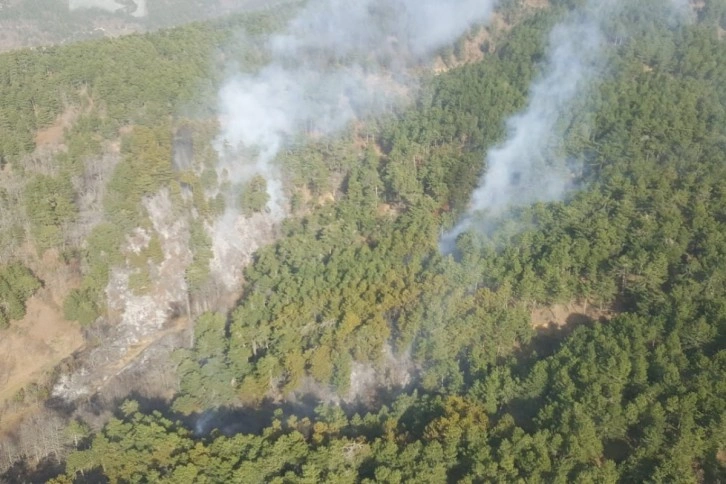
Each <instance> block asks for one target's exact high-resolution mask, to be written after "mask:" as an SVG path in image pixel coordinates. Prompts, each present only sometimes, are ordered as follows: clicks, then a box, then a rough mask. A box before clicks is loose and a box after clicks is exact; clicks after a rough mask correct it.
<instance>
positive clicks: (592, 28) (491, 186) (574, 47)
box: [439, 0, 687, 253]
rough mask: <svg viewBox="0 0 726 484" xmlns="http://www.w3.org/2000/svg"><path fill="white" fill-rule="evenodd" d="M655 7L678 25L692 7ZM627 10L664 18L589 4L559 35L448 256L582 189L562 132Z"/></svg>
mask: <svg viewBox="0 0 726 484" xmlns="http://www.w3.org/2000/svg"><path fill="white" fill-rule="evenodd" d="M646 3H648V2H646ZM655 3H656V5H655V10H656V11H657V10H658V9H662V8H665V10H667V11H668V10H669V7H668V4H669V5H670V7H673V9H671V10H669V13H670V15H671V16H670V19H669V20H670V21H672V22H673V23H677V22H678V21H679V20H680V19H682V17H683V15H682V14H683V13H684V12H685V11H686V10H687V0H671V1H670V2H666V5H663V4H658V2H655ZM623 8H634V9H638V10H642V12H640V13H641V14H642V15H645V16H646V17H647V16H648V15H656V16H657V15H658V13H657V12H656V11H654V12H649V11H648V9H649V6H648V5H645V4H643V5H637V4H633V5H626V3H625V2H620V1H618V0H600V1H596V0H590V1H588V2H587V3H586V5H585V6H584V7H582V8H581V9H579V10H577V11H574V12H571V13H570V14H569V15H568V17H567V18H566V19H565V20H564V21H563V22H562V23H560V24H558V25H557V26H556V27H555V28H554V29H553V30H552V32H551V34H550V39H549V45H550V51H549V54H548V57H547V62H546V67H545V69H544V71H543V75H542V77H540V78H539V80H537V81H535V83H534V84H533V85H532V87H531V88H530V101H529V105H528V106H527V107H526V109H525V110H524V111H522V112H520V113H518V114H516V115H515V116H513V117H512V118H510V119H509V120H508V122H507V133H508V136H507V139H506V140H505V141H504V143H502V144H501V145H499V146H496V147H494V148H493V149H491V150H490V151H489V153H488V154H487V156H486V161H487V167H486V172H485V174H484V175H483V176H482V179H481V180H480V182H479V185H478V186H477V188H476V189H475V190H474V192H473V194H472V197H471V203H470V206H469V208H468V210H467V213H466V214H465V215H464V216H463V217H462V219H461V220H460V221H459V223H458V224H457V225H456V226H455V227H454V228H453V229H451V230H450V231H449V232H448V233H446V234H444V235H443V236H442V237H441V240H440V243H439V246H440V250H441V251H442V252H443V253H449V252H451V251H452V250H453V248H454V246H455V243H456V238H457V237H458V236H459V235H460V234H461V233H463V232H465V231H467V230H469V229H470V228H476V229H480V230H481V229H486V224H487V222H488V220H487V218H488V217H495V216H497V215H500V214H502V212H503V211H504V210H506V209H507V208H510V207H514V206H525V205H530V204H533V203H535V202H550V201H555V200H561V199H562V198H563V197H564V196H565V195H566V194H567V193H568V192H569V191H570V190H572V189H574V188H575V187H574V186H573V184H572V182H571V178H572V175H571V168H572V166H568V165H570V161H571V160H567V159H563V158H562V155H561V153H559V152H558V151H560V149H561V144H560V141H561V140H560V138H561V137H562V134H563V133H562V132H561V130H558V128H557V127H558V126H563V125H569V124H570V122H571V121H572V119H573V118H574V114H575V113H574V112H573V108H574V102H575V101H576V100H577V98H578V97H579V96H581V95H582V94H583V93H585V92H586V90H587V89H588V87H589V86H590V85H591V81H592V80H593V79H595V78H596V77H598V76H599V75H601V74H602V72H603V71H604V70H606V67H607V66H606V65H605V64H606V56H604V55H603V54H604V53H603V48H604V46H605V36H604V29H605V25H606V24H607V23H608V21H609V20H610V19H611V18H613V13H615V12H616V11H619V9H623ZM661 13H662V12H661ZM666 15H669V14H668V13H666Z"/></svg>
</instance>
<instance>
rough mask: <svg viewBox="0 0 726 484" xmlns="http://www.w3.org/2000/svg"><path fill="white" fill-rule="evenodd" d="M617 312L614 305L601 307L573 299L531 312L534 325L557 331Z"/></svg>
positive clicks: (610, 315)
mask: <svg viewBox="0 0 726 484" xmlns="http://www.w3.org/2000/svg"><path fill="white" fill-rule="evenodd" d="M615 314H617V309H616V308H615V307H613V306H610V307H602V308H601V307H599V306H596V305H593V304H589V303H588V302H587V301H571V302H570V303H568V304H553V305H551V306H544V307H536V308H534V309H533V310H532V312H531V320H532V327H533V328H535V329H537V330H539V331H557V330H561V329H563V328H565V327H567V326H576V325H579V324H583V323H587V322H593V321H601V320H608V319H610V318H612V317H613V316H614V315H615Z"/></svg>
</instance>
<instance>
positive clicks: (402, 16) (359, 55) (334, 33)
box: [212, 0, 496, 268]
mask: <svg viewBox="0 0 726 484" xmlns="http://www.w3.org/2000/svg"><path fill="white" fill-rule="evenodd" d="M495 3H496V0H310V1H308V2H307V3H306V4H305V5H304V6H303V7H302V8H301V9H300V11H299V12H298V13H297V15H296V16H295V17H294V18H293V19H292V20H291V21H290V22H289V23H288V24H287V26H286V28H285V29H283V31H282V32H281V33H279V34H277V35H273V36H272V37H271V38H270V39H269V41H268V42H267V45H266V48H267V50H268V53H269V56H270V58H271V61H270V62H269V64H268V65H266V66H265V67H263V68H262V69H260V70H259V71H258V72H255V73H252V74H249V73H247V74H244V73H238V74H236V75H234V76H232V77H231V78H230V79H229V80H228V81H227V83H226V84H225V85H224V86H223V87H222V89H221V90H220V93H219V108H220V109H219V111H220V124H221V132H220V135H219V138H218V140H217V149H218V152H219V154H220V160H221V161H220V173H221V175H222V176H221V178H222V179H223V180H226V181H228V182H229V183H230V185H231V186H232V189H231V190H230V191H231V193H234V191H235V190H239V189H240V188H241V186H242V185H241V184H243V183H245V182H247V181H249V180H250V179H252V177H254V176H258V175H261V176H263V177H264V178H265V179H266V181H267V191H268V195H269V197H268V200H269V201H268V205H267V212H268V214H267V218H268V220H270V221H271V222H274V221H276V220H277V221H279V220H280V219H281V218H282V217H284V215H285V213H286V206H287V203H286V198H285V195H284V190H283V183H282V175H281V173H280V171H279V168H278V167H277V166H276V165H275V164H274V159H275V157H276V156H277V154H278V152H279V150H280V149H281V148H282V147H283V146H285V144H286V143H288V142H290V141H292V140H294V139H295V138H297V137H299V136H300V135H303V134H308V135H316V136H324V135H328V134H331V133H334V132H336V130H339V129H341V128H343V127H344V126H345V125H346V124H347V123H349V122H350V121H352V120H353V119H356V118H361V117H366V116H371V115H375V114H377V113H381V112H382V110H384V109H385V108H386V107H387V106H391V105H392V104H394V103H396V102H397V101H400V100H401V99H400V98H401V92H405V91H406V89H407V88H410V87H411V85H412V82H411V79H410V78H409V77H408V76H407V75H406V73H407V71H408V69H407V68H409V67H411V66H415V65H419V64H421V63H425V62H427V61H429V60H431V57H432V56H433V54H435V53H436V51H437V50H438V49H440V48H442V47H444V46H446V45H449V44H450V43H452V42H454V41H455V40H456V39H457V38H458V37H460V36H461V35H463V34H464V33H466V31H467V30H468V29H469V27H471V26H472V25H474V24H477V23H483V22H485V21H486V20H487V19H488V18H489V15H490V14H491V11H492V8H493V6H494V4H495ZM228 198H229V199H228V211H229V212H228V214H227V215H226V216H224V217H222V218H220V220H219V221H218V222H217V223H216V226H215V227H214V228H213V230H212V232H213V234H212V238H213V241H214V252H215V259H214V261H213V267H219V268H229V267H233V266H234V265H235V264H234V262H232V261H230V260H229V259H232V260H234V259H235V257H236V256H235V254H238V253H240V254H241V253H242V252H243V251H244V249H243V248H242V247H238V248H237V249H235V247H234V244H230V239H234V238H235V235H234V234H235V230H234V226H239V225H240V222H239V220H238V219H239V216H238V212H237V211H236V208H235V207H234V205H235V200H233V199H232V196H230V197H228Z"/></svg>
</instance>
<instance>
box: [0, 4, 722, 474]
mask: <svg viewBox="0 0 726 484" xmlns="http://www.w3.org/2000/svg"><path fill="white" fill-rule="evenodd" d="M531 3H532V2H525V1H519V0H510V1H506V2H501V3H500V5H499V7H498V11H497V15H498V18H499V19H500V21H501V24H499V25H500V27H499V28H496V27H495V26H475V27H472V28H471V29H470V31H469V32H467V33H466V34H465V35H464V36H463V37H462V38H461V39H460V40H459V41H458V42H457V43H456V44H455V45H453V46H451V47H449V48H446V49H444V50H442V51H441V52H439V58H440V61H441V62H442V63H443V64H444V65H445V66H446V68H445V69H441V71H440V72H438V73H436V74H434V73H433V72H431V71H425V72H423V73H419V74H420V76H421V77H422V79H421V84H420V87H419V89H418V90H417V91H416V92H415V96H414V99H413V101H412V102H411V103H409V104H408V105H404V106H391V107H390V108H389V109H387V110H386V112H385V113H384V115H382V116H377V117H375V118H370V119H362V120H356V122H355V123H351V125H349V126H346V127H345V128H344V129H343V130H342V131H340V132H338V133H336V134H334V135H331V136H314V135H310V133H308V134H309V135H308V136H301V137H300V139H295V140H292V141H290V143H289V145H288V146H286V148H285V149H284V150H282V151H280V153H279V155H278V156H277V158H276V160H275V162H276V163H277V164H278V165H279V166H280V167H281V168H280V169H281V172H282V173H284V183H285V190H286V192H287V194H288V195H289V200H290V210H289V214H288V216H287V217H286V218H285V219H284V220H283V221H282V222H280V223H279V224H278V226H276V227H275V228H274V237H272V239H271V240H267V241H266V243H263V244H260V246H259V247H258V248H257V250H256V251H255V252H254V254H253V255H252V256H251V258H250V262H249V264H247V265H246V267H245V268H244V272H243V284H242V285H241V289H240V291H239V293H238V294H232V296H234V297H233V299H234V302H233V303H231V304H226V303H224V302H222V300H223V299H225V298H224V297H223V295H222V294H223V292H224V290H223V289H222V284H221V283H220V282H219V281H217V280H215V274H214V271H213V270H212V269H210V261H211V260H212V259H213V257H214V255H213V242H212V235H211V234H210V233H209V231H208V230H207V228H208V227H210V226H211V225H212V224H213V223H214V221H215V220H217V219H218V218H219V217H220V216H222V214H224V213H225V211H226V209H227V208H229V204H230V200H229V199H225V198H224V197H221V196H219V193H220V192H219V190H218V188H219V187H222V186H224V184H225V181H224V180H223V179H222V177H221V176H220V175H219V174H218V171H217V170H216V167H217V165H218V163H220V160H219V155H218V153H217V151H216V150H215V148H214V143H215V136H216V133H217V130H218V128H219V125H218V121H217V120H216V119H215V116H216V114H217V112H216V110H215V108H214V107H213V106H215V99H216V93H217V91H218V89H219V86H220V85H221V84H222V82H223V80H224V75H225V72H224V66H225V65H228V64H229V63H230V62H234V63H236V64H238V65H240V66H243V67H242V69H244V70H245V72H254V71H255V70H257V69H259V68H260V67H261V66H263V65H264V64H265V62H266V53H265V50H264V49H263V48H261V46H262V45H263V44H264V40H263V39H264V38H265V36H267V35H269V34H270V33H271V32H274V31H276V30H278V29H280V28H281V26H282V25H284V24H285V22H286V21H287V20H288V16H289V15H291V13H289V12H283V11H278V12H263V13H256V14H240V15H233V16H229V17H226V18H224V19H220V20H216V21H213V22H203V23H202V22H200V23H193V24H189V25H187V26H183V27H176V28H174V29H170V30H162V31H160V32H156V33H149V34H143V35H131V36H127V37H121V38H117V39H103V40H94V41H90V42H82V43H77V44H73V45H69V46H57V47H45V48H38V49H33V50H20V51H16V52H11V53H6V54H0V103H1V104H0V209H1V211H0V261H2V265H0V338H2V337H3V336H2V334H3V333H2V332H3V331H6V330H7V329H5V328H7V327H8V326H9V327H11V328H12V325H13V323H12V321H13V320H18V319H21V318H22V317H23V316H24V315H25V301H26V300H28V298H30V297H31V296H32V295H33V294H35V293H37V291H42V290H43V287H44V284H45V281H43V280H42V278H41V277H40V276H38V274H36V273H34V271H33V270H31V267H33V266H34V264H33V263H32V261H33V260H34V258H38V257H40V255H41V254H43V253H44V252H45V251H56V252H57V253H58V254H60V255H59V257H60V258H61V259H62V260H63V261H64V263H65V264H67V265H68V266H69V267H73V268H74V271H75V276H76V278H77V284H75V286H74V287H72V288H69V290H68V291H67V295H66V297H65V300H64V302H63V307H62V311H63V314H64V316H65V318H66V319H68V320H72V321H77V324H78V325H79V326H80V327H82V328H84V330H85V331H87V332H88V334H91V333H92V332H93V330H94V328H97V327H103V326H104V325H110V324H113V321H114V317H117V315H115V311H116V309H115V306H114V303H112V302H109V301H110V299H109V298H108V297H107V296H108V293H109V291H108V288H109V287H111V286H112V285H113V284H114V281H115V280H116V279H117V278H118V271H119V269H118V268H119V267H122V268H123V269H124V270H125V271H126V273H127V274H128V277H127V284H128V288H129V291H130V292H131V293H132V294H135V295H136V296H138V297H144V296H148V297H152V296H153V297H155V296H154V294H155V293H156V288H157V285H158V284H159V283H158V282H157V281H158V280H159V279H163V278H164V277H165V276H164V274H166V273H164V272H163V270H164V269H158V268H159V267H162V264H163V261H165V260H168V259H169V257H167V256H166V255H165V254H167V253H168V251H169V250H170V249H169V247H170V245H169V244H170V243H171V242H170V240H169V239H168V238H167V236H166V235H165V230H162V229H160V228H159V227H160V226H163V224H161V223H160V222H159V220H158V218H155V217H156V216H155V215H154V211H153V207H154V205H153V203H152V202H150V200H153V199H154V197H155V196H156V194H158V193H160V192H163V193H165V194H166V195H165V197H167V198H168V199H169V203H170V206H171V207H172V212H173V216H174V217H175V218H177V219H179V220H184V221H185V223H186V224H187V232H185V233H186V234H187V235H186V236H185V237H187V240H188V245H189V253H190V255H189V256H188V258H187V259H186V260H187V265H186V267H184V269H183V282H184V288H185V289H184V294H185V298H186V300H185V302H186V309H185V310H179V311H177V312H178V313H179V315H178V316H179V318H180V319H181V318H182V316H181V315H182V313H184V314H183V316H184V317H185V318H187V319H189V320H190V321H191V324H190V326H189V327H188V332H189V335H190V338H188V339H189V344H186V345H183V346H182V345H180V346H179V347H177V348H175V349H174V350H173V351H172V352H171V353H170V354H169V360H170V362H171V365H170V367H171V368H173V372H174V375H173V377H172V378H171V379H172V380H175V381H176V382H177V383H176V387H175V388H174V394H173V397H171V398H169V399H167V400H164V401H161V402H159V401H158V400H153V399H150V398H143V395H140V394H138V392H137V393H134V394H132V395H127V396H124V397H122V398H119V399H117V401H116V402H115V404H116V406H115V408H114V409H113V416H112V417H110V418H109V419H108V420H107V421H104V422H98V421H95V422H90V421H88V422H87V421H85V420H84V418H83V416H82V414H80V413H74V412H73V409H72V408H71V409H70V410H69V408H68V406H67V405H66V406H64V407H63V410H62V412H61V413H62V415H63V419H64V420H63V423H62V425H59V426H58V429H59V432H58V437H57V439H56V438H54V439H50V440H52V441H53V442H52V443H48V445H47V448H48V449H49V450H45V451H44V452H40V451H37V450H36V451H35V452H36V454H35V457H36V459H33V457H34V455H33V454H32V452H30V451H26V452H22V451H17V452H15V454H14V456H15V457H14V458H13V459H10V457H9V454H8V448H9V447H7V446H3V447H0V453H3V452H4V453H5V454H7V455H6V456H5V459H6V460H7V461H9V462H8V463H9V464H10V465H8V466H7V468H6V470H5V474H4V475H3V477H4V478H6V479H8V480H10V481H18V482H23V481H25V480H27V481H31V482H33V479H39V477H38V476H41V475H42V479H49V478H52V480H51V481H50V482H54V483H58V484H60V483H71V482H77V483H83V482H169V483H179V482H210V483H211V482H250V483H253V482H254V483H257V482H279V483H284V482H351V483H352V482H362V483H366V482H390V483H399V482H432V483H439V482H548V483H549V482H562V483H565V482H593V483H594V482H613V483H614V482H667V483H671V482H694V483H695V482H726V380H725V379H724V375H726V235H725V234H726V188H724V187H726V164H725V163H724V162H725V161H726V47H725V44H724V36H726V2H725V1H723V0H707V1H705V2H701V3H699V4H698V5H695V4H694V5H691V6H690V7H689V19H688V20H687V21H683V22H674V21H673V14H672V10H671V9H670V7H669V6H668V5H666V3H667V2H662V1H659V0H644V1H642V2H633V5H630V4H628V5H626V6H624V7H623V8H622V9H620V10H618V14H617V15H616V16H614V17H613V18H611V19H610V21H609V22H608V24H607V26H606V28H607V30H606V32H605V37H606V39H607V42H606V44H605V48H604V52H603V54H602V55H603V56H605V58H606V59H607V70H606V71H605V72H604V73H603V74H602V75H601V76H599V77H598V79H597V80H596V82H594V83H593V85H592V86H590V87H589V89H588V90H587V92H585V93H583V94H582V96H581V97H580V98H578V99H577V100H576V103H575V104H576V106H577V112H576V115H575V116H573V117H572V120H570V121H569V122H568V123H566V125H563V126H561V127H559V128H558V129H560V133H561V138H562V146H561V148H560V150H561V151H562V152H563V153H564V155H565V156H566V157H567V159H568V160H573V166H576V167H577V170H576V171H575V172H574V173H572V178H573V180H574V183H575V184H576V185H577V188H578V189H577V190H573V191H572V192H570V193H569V194H568V195H567V196H566V197H565V198H564V199H563V200H559V201H551V202H541V203H535V204H533V205H528V206H518V207H510V208H509V209H508V210H506V211H505V212H503V213H500V214H497V215H495V216H493V217H491V218H490V220H488V222H487V223H488V227H489V228H488V229H487V230H481V231H480V230H475V229H474V230H468V231H466V232H464V233H462V234H461V235H460V236H459V237H458V238H457V240H456V247H455V249H454V250H453V252H452V253H450V254H448V253H442V252H441V251H440V250H439V242H440V239H441V235H442V233H444V232H445V231H446V230H448V229H449V228H451V227H452V226H454V225H455V224H456V222H457V220H458V219H459V217H460V216H461V214H462V213H464V212H466V210H467V209H468V204H469V198H470V194H471V193H472V191H473V190H474V188H475V186H476V184H477V181H478V179H479V177H480V176H481V175H482V173H485V172H486V170H487V166H485V165H486V164H485V162H484V160H485V154H486V152H487V150H488V149H490V148H491V147H492V146H494V145H496V144H497V143H500V142H501V141H502V140H503V139H504V138H505V137H506V135H507V125H506V120H507V119H508V118H509V117H510V116H512V115H514V114H515V113H517V112H518V111H520V110H521V109H523V108H524V107H526V105H527V102H528V96H530V94H531V93H530V91H529V88H530V85H531V83H532V82H533V80H535V79H537V78H538V77H539V76H540V75H541V73H542V69H543V66H544V63H545V60H546V56H547V48H548V34H549V32H550V31H551V29H552V28H553V26H554V25H556V24H557V22H558V21H560V20H561V19H562V18H563V17H564V16H565V15H567V13H568V12H570V11H571V10H573V9H577V8H580V7H581V6H582V5H583V3H584V2H581V1H577V0H551V1H550V2H548V5H547V6H546V7H545V8H540V7H533V6H532V5H531ZM502 25H504V26H505V27H502ZM240 31H244V32H245V35H244V36H240V35H238V32H240ZM482 32H485V33H486V35H484V36H482V35H481V33H482ZM483 38H484V39H485V40H482V39H483ZM472 43H474V44H475V45H476V47H477V49H479V53H480V54H481V56H480V58H477V59H476V60H471V59H468V58H467V56H466V52H467V50H469V49H470V47H471V45H472ZM420 70H422V71H424V69H420ZM68 113H71V114H68ZM180 113H184V114H183V115H182V114H180ZM63 116H71V117H72V118H73V121H72V122H70V123H68V125H67V126H66V127H65V128H64V131H63V147H62V148H61V149H57V150H51V151H43V150H39V149H38V139H37V133H38V132H42V131H43V130H46V129H48V127H50V126H52V125H54V123H56V122H57V119H60V118H62V117H63ZM180 140H181V141H180ZM180 146H182V147H186V148H184V149H183V150H182V151H186V152H188V153H186V154H187V155H188V156H187V157H185V156H175V153H176V154H178V153H179V151H180ZM186 158H189V159H186ZM267 193H268V192H267V185H266V181H265V179H264V178H263V177H254V178H251V179H250V180H249V181H248V182H247V184H246V185H245V186H244V187H242V188H241V189H240V190H239V195H238V196H237V197H236V202H235V203H237V204H238V205H239V211H240V213H241V214H242V217H244V218H245V219H246V220H257V218H260V217H264V216H265V206H266V205H267V204H268V202H269V197H268V194H267ZM88 194H91V195H88ZM142 233H143V234H146V235H144V237H145V238H144V237H142V236H141V235H139V234H142ZM229 236H230V237H233V236H234V233H233V232H230V234H229ZM136 238H138V239H144V240H145V242H144V243H143V244H140V246H132V244H131V243H129V242H128V241H129V240H131V241H133V240H135V239H136ZM29 246H30V247H32V250H31V251H30V252H32V253H30V254H29V249H28V247H29ZM134 247H136V248H134ZM6 261H8V262H6ZM565 306H567V307H573V306H576V307H579V308H581V310H577V311H573V312H571V313H570V314H569V315H565V317H564V318H563V319H562V320H558V321H549V323H550V324H549V326H547V325H538V324H535V321H533V319H534V316H533V315H536V314H541V313H543V312H547V311H550V310H552V309H553V308H557V307H565ZM552 314H554V312H553V313H552ZM57 377H58V375H57V374H55V376H54V378H57ZM54 383H55V382H54V381H52V380H48V381H47V382H46V383H45V385H47V388H46V389H45V390H46V393H45V394H44V395H46V394H47V395H46V396H48V397H49V398H50V394H51V393H52V391H53V385H54ZM41 393H43V392H41ZM27 394H29V392H25V393H23V394H22V395H20V396H18V397H17V399H18V401H24V399H26V398H28V397H26V396H25V395H27ZM40 400H42V399H40ZM152 400H153V401H152ZM50 440H49V442H50ZM44 445H45V444H44ZM50 449H52V450H50ZM40 454H44V455H42V456H41V455H40ZM33 460H35V463H36V464H37V463H39V462H44V463H46V464H48V465H47V466H46V467H45V470H44V471H43V472H44V473H42V474H38V473H36V471H34V470H33V466H32V465H31V464H32V463H33ZM41 467H42V466H41Z"/></svg>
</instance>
